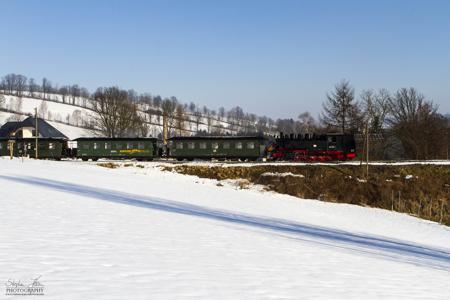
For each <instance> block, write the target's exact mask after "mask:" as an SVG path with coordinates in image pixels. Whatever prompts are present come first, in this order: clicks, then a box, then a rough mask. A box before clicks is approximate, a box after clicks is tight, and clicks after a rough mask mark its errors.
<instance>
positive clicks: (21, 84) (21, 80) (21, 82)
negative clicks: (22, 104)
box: [16, 75, 27, 97]
mask: <svg viewBox="0 0 450 300" xmlns="http://www.w3.org/2000/svg"><path fill="white" fill-rule="evenodd" d="M26 88H27V78H26V77H25V76H23V75H17V76H16V93H17V96H19V97H22V96H23V92H24V91H25V90H26Z"/></svg>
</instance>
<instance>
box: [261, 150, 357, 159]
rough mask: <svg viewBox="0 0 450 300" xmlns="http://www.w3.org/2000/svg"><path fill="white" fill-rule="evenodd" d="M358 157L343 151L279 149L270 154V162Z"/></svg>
mask: <svg viewBox="0 0 450 300" xmlns="http://www.w3.org/2000/svg"><path fill="white" fill-rule="evenodd" d="M355 157H356V153H344V152H343V151H331V150H316V151H309V150H306V149H287V148H277V149H275V150H274V151H273V152H270V156H269V159H270V160H291V161H319V162H320V161H336V160H338V161H343V160H350V159H353V158H355Z"/></svg>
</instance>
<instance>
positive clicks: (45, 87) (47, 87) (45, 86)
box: [42, 77, 52, 99]
mask: <svg viewBox="0 0 450 300" xmlns="http://www.w3.org/2000/svg"><path fill="white" fill-rule="evenodd" d="M51 88H52V84H51V82H50V81H49V80H48V79H47V78H45V77H44V78H42V98H43V99H46V94H48V93H50V91H51Z"/></svg>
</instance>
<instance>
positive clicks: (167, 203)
mask: <svg viewBox="0 0 450 300" xmlns="http://www.w3.org/2000/svg"><path fill="white" fill-rule="evenodd" d="M0 179H3V180H9V181H14V182H17V183H22V184H29V185H35V186H40V187H45V188H49V189H51V190H57V191H61V192H66V193H71V194H75V195H79V196H84V197H88V198H94V199H99V200H106V201H111V202H116V203H122V204H127V205H133V206H139V207H145V208H149V209H155V210H160V211H165V212H169V213H177V214H183V215H189V216H195V217H201V218H207V219H211V220H217V221H221V222H227V223H233V224H240V225H245V226H251V227H254V228H258V229H265V230H267V231H269V232H276V233H278V234H287V235H288V236H287V237H288V238H295V239H302V240H306V241H309V242H314V243H320V244H325V245H327V246H332V247H336V246H338V247H342V248H345V249H349V250H353V251H359V252H363V253H366V254H367V253H368V254H370V255H375V256H382V257H384V258H388V259H391V260H395V261H402V262H405V263H412V264H414V265H418V266H425V267H431V268H436V269H441V270H446V271H449V270H450V252H447V251H446V250H440V249H436V248H431V247H427V246H421V245H417V244H413V243H407V242H403V241H398V240H393V239H387V238H382V237H376V236H369V235H360V234H353V233H350V232H346V231H341V230H336V229H330V228H325V227H319V226H312V225H307V224H302V223H298V222H291V221H289V220H283V219H276V218H267V217H258V216H251V215H247V214H242V213H235V212H231V211H225V210H216V209H211V208H206V207H202V206H199V205H193V204H188V203H183V202H177V201H172V200H165V199H159V198H155V197H146V196H142V195H133V194H129V193H123V192H118V191H114V190H108V189H102V188H95V187H90V186H85V185H80V184H73V183H67V182H62V181H56V180H49V179H42V178H37V177H29V176H28V177H16V176H5V175H0ZM336 244H337V245H336Z"/></svg>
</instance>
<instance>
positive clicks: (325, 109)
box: [0, 74, 450, 159]
mask: <svg viewBox="0 0 450 300" xmlns="http://www.w3.org/2000/svg"><path fill="white" fill-rule="evenodd" d="M0 91H1V93H2V94H6V95H14V96H17V97H24V96H27V97H32V98H38V99H45V100H52V97H53V95H59V96H60V98H61V99H62V101H63V102H64V103H67V104H74V103H75V101H76V99H78V100H80V99H81V103H82V106H83V107H86V108H89V109H90V110H92V111H94V112H95V114H94V115H95V117H94V120H93V123H92V124H91V125H92V126H93V127H95V128H97V129H99V130H101V131H102V132H103V133H104V134H105V135H106V136H111V137H119V136H127V135H131V134H134V135H136V134H138V135H147V132H146V128H144V127H143V124H144V121H145V120H146V114H148V115H149V116H150V117H151V116H152V115H157V116H158V118H159V117H162V119H163V120H164V121H165V122H167V125H168V126H169V128H170V135H183V134H192V131H190V132H188V131H189V129H188V128H187V127H186V123H187V122H188V121H189V122H191V123H192V122H194V123H196V125H197V126H196V130H195V134H199V135H220V134H230V132H231V133H232V134H240V135H243V134H266V135H273V134H276V133H278V132H283V133H284V134H296V135H297V134H308V133H316V134H320V133H324V132H337V133H345V134H354V135H356V136H357V138H359V140H361V141H362V140H365V139H366V137H368V138H369V139H370V141H371V145H372V146H371V151H370V156H371V158H372V159H392V158H396V157H401V158H406V159H448V158H449V140H450V138H449V137H450V122H449V118H448V116H444V115H442V114H441V113H440V112H439V111H438V107H437V105H435V104H434V103H433V102H432V101H431V100H429V99H427V98H426V97H425V96H424V95H423V94H421V93H420V92H419V91H418V90H417V89H415V88H413V87H410V88H400V89H398V90H397V91H395V92H390V91H388V90H386V89H381V90H378V91H374V90H364V91H362V92H361V94H359V95H355V91H354V88H353V87H352V85H351V84H350V82H349V81H347V80H342V81H340V82H339V83H337V84H336V85H335V86H334V88H332V89H331V90H330V92H329V93H327V94H326V95H324V102H323V104H322V111H321V113H320V116H319V117H318V119H316V118H314V117H313V116H312V115H311V114H310V113H309V112H301V113H299V115H298V117H297V118H296V119H276V120H274V119H272V118H269V117H267V116H257V115H256V114H252V113H247V112H244V110H243V109H242V108H241V107H240V106H236V107H233V108H231V109H229V110H226V109H225V108H224V107H220V108H219V109H217V110H214V109H210V108H208V107H206V106H202V107H200V106H199V105H197V104H195V103H193V102H190V103H182V102H181V101H179V100H178V99H177V98H176V97H170V98H162V97H161V96H159V95H151V94H148V93H144V94H140V93H137V92H136V91H134V90H123V89H120V88H118V87H100V88H98V89H96V90H95V91H94V92H92V93H91V92H89V91H88V90H87V89H86V88H84V87H81V86H79V85H77V84H73V85H63V86H58V85H56V84H53V83H52V82H51V81H50V80H48V79H47V78H43V79H42V80H41V81H40V82H39V83H38V82H36V81H35V80H34V79H33V78H27V77H26V76H24V75H20V74H7V75H5V76H3V77H2V78H1V81H0ZM2 102H4V97H0V108H1V107H2ZM78 103H79V102H78ZM300 104H301V102H300V101H299V106H300ZM295 109H296V108H295V107H293V108H292V110H295ZM150 120H151V118H150ZM200 125H204V126H203V128H204V129H200V127H201V126H200ZM194 129H195V128H194ZM362 144H364V143H362ZM362 147H364V146H362Z"/></svg>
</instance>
